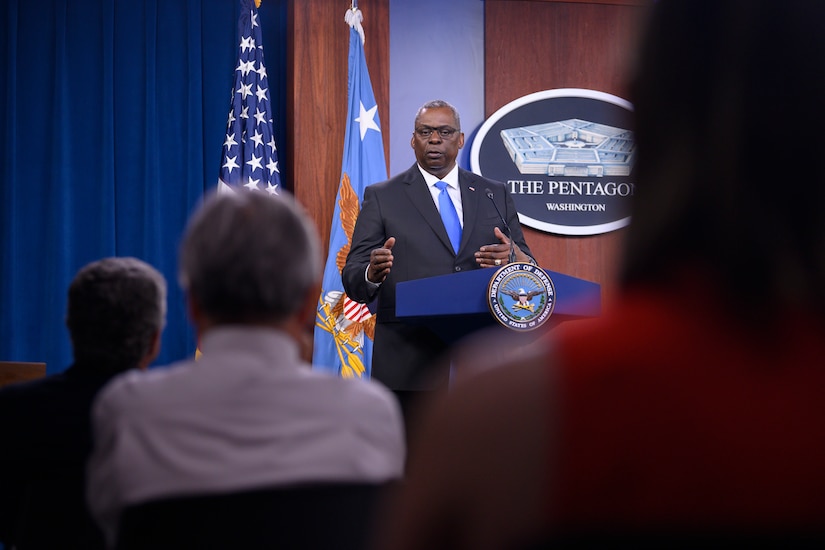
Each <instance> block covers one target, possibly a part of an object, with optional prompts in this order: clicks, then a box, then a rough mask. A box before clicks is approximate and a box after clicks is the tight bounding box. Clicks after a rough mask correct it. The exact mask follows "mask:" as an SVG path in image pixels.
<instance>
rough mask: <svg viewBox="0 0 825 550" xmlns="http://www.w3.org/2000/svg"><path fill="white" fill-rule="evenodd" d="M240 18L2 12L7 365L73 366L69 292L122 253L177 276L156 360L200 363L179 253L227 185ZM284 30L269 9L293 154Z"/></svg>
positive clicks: (2, 296)
mask: <svg viewBox="0 0 825 550" xmlns="http://www.w3.org/2000/svg"><path fill="white" fill-rule="evenodd" d="M238 16H239V2H238V1H237V0H134V1H132V0H35V1H31V0H3V1H2V2H0V63H2V65H0V74H2V78H0V150H2V158H3V162H2V166H0V360H15V361H45V362H46V363H47V368H48V371H49V373H55V372H59V371H62V370H64V369H65V368H66V367H67V366H68V365H69V363H70V361H71V347H70V342H69V338H68V334H67V332H66V329H65V326H64V322H63V319H64V314H65V307H66V289H67V287H68V285H69V282H70V281H71V278H72V277H73V275H74V274H75V272H76V271H77V270H78V269H79V268H80V267H81V266H83V265H84V264H86V263H88V262H90V261H92V260H95V259H98V258H101V257H104V256H112V255H118V256H136V257H138V258H141V259H143V260H145V261H147V262H149V263H151V264H152V265H154V266H156V267H157V268H158V269H159V270H160V271H161V272H163V273H164V275H166V277H167V280H168V282H169V313H168V320H167V327H166V331H165V333H164V336H163V348H162V351H161V356H160V357H159V359H158V361H157V362H156V363H157V364H164V363H168V362H170V361H173V360H177V359H180V358H182V357H185V356H188V355H190V354H192V353H193V352H194V349H195V337H194V335H193V332H192V330H191V328H190V327H189V324H188V322H187V320H186V315H185V305H184V300H183V296H182V293H181V292H180V290H179V288H178V286H177V278H176V268H177V247H178V243H179V240H180V235H181V232H182V230H183V228H184V225H185V222H186V219H187V217H188V215H189V213H190V211H191V209H192V208H193V207H194V206H195V205H196V204H197V202H198V201H199V200H200V199H201V197H202V196H203V193H204V191H208V190H211V189H213V188H214V187H215V186H216V183H217V178H218V168H219V158H220V153H221V147H222V144H223V141H224V129H225V127H226V118H227V114H228V112H229V98H230V94H231V87H232V80H233V72H234V69H235V65H236V61H237V59H236V55H237V45H238V36H237V32H238V31H237V27H238ZM286 19H287V17H286V1H285V0H263V4H262V6H261V8H260V23H261V26H262V29H263V33H264V52H265V55H266V60H267V72H268V75H269V79H270V92H271V93H272V101H273V105H274V107H275V110H274V116H275V127H276V141H277V143H278V146H279V148H280V149H281V150H283V147H284V145H285V142H284V129H283V121H284V112H285V95H286V94H285V90H286V85H285V71H286ZM284 164H285V162H283V159H282V166H283V165H284ZM283 175H284V182H285V184H286V186H287V187H288V188H289V187H291V186H290V184H289V182H290V180H289V176H290V175H289V174H283Z"/></svg>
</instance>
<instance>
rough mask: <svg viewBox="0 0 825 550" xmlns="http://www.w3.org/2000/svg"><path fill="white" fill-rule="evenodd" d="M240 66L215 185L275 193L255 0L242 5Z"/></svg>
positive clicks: (269, 108) (274, 162) (276, 176)
mask: <svg viewBox="0 0 825 550" xmlns="http://www.w3.org/2000/svg"><path fill="white" fill-rule="evenodd" d="M238 35H239V37H240V44H239V45H238V66H237V67H236V68H235V83H234V85H233V87H232V98H231V101H230V109H229V119H228V120H227V122H226V139H225V141H224V142H223V151H222V154H221V170H220V177H219V182H218V186H219V187H221V188H222V189H221V191H224V190H225V187H229V188H232V189H234V188H241V187H246V188H247V189H249V190H253V191H254V190H256V189H257V190H263V191H267V192H268V193H270V194H277V193H278V189H279V188H280V186H281V174H280V172H279V169H278V151H277V148H276V147H275V133H274V131H273V125H272V104H271V96H270V93H269V84H268V81H267V76H266V66H265V65H264V46H263V40H262V39H261V26H260V25H259V24H258V8H256V7H255V2H254V0H241V15H240V18H239V19H238Z"/></svg>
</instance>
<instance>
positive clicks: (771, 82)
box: [381, 0, 825, 550]
mask: <svg viewBox="0 0 825 550" xmlns="http://www.w3.org/2000/svg"><path fill="white" fill-rule="evenodd" d="M823 20H825V5H823V4H821V3H819V2H810V1H809V0H787V1H786V2H783V3H782V4H781V5H779V4H777V3H776V2H773V1H772V0H658V1H657V2H656V3H655V4H653V5H652V7H651V14H650V18H649V20H648V24H647V25H646V27H645V28H646V31H645V34H644V37H643V40H642V42H641V49H640V51H639V57H638V64H637V70H636V74H635V77H634V79H633V81H632V82H633V84H632V87H631V89H632V99H633V103H634V108H635V119H636V120H635V128H634V131H635V137H636V140H637V141H636V143H637V150H638V160H637V164H636V167H635V173H634V175H635V179H636V183H637V187H636V195H635V197H634V205H633V211H632V223H631V225H630V228H629V230H628V233H627V235H626V240H625V244H624V251H623V255H622V266H621V271H620V285H619V286H620V291H619V292H618V293H617V296H616V297H615V299H614V300H611V302H610V303H609V304H606V307H605V313H604V314H603V315H602V316H601V317H599V318H597V319H594V320H592V321H579V322H575V323H569V324H567V325H562V326H560V327H558V328H557V329H554V330H552V331H550V332H549V333H547V334H546V335H544V336H543V337H541V338H539V339H538V340H537V341H534V343H533V344H532V345H529V346H518V345H515V343H514V342H513V341H501V340H497V341H493V339H491V338H489V337H486V336H485V338H479V339H477V340H475V341H473V342H471V344H468V345H467V346H466V347H465V348H464V349H463V350H462V352H461V353H462V354H463V355H462V356H461V357H460V359H458V360H457V366H456V368H457V369H466V368H467V367H472V368H473V369H474V370H476V371H481V372H478V373H476V374H475V375H473V376H469V377H465V379H464V380H463V381H462V382H461V383H460V384H457V385H456V387H455V388H454V390H453V391H451V392H450V393H449V394H447V395H446V396H443V397H442V398H441V399H439V400H438V401H437V402H436V403H435V404H432V405H431V406H430V408H429V412H428V413H427V415H426V418H424V419H423V424H422V427H421V430H420V432H419V433H418V434H417V435H413V447H412V452H411V456H412V457H413V460H412V462H411V464H410V465H409V475H408V479H407V480H406V482H405V484H404V486H403V488H402V491H401V493H400V496H399V498H398V500H397V502H396V503H395V504H394V506H393V508H392V511H391V512H390V515H389V518H388V521H387V522H386V525H387V528H386V532H385V533H383V536H382V538H381V540H382V542H383V543H384V544H385V546H384V547H386V548H393V549H405V548H452V549H456V548H472V549H474V550H478V549H484V548H513V547H516V548H518V547H528V546H529V545H530V544H535V543H537V542H552V541H554V542H578V543H582V542H584V543H594V542H601V543H607V542H614V543H615V542H632V541H635V542H642V541H647V542H650V541H656V542H659V543H661V546H663V547H670V546H673V545H674V544H677V545H684V544H686V543H690V542H697V543H698V542H699V541H703V542H705V541H714V542H719V541H723V542H724V541H729V542H730V541H740V542H741V541H742V540H750V541H752V542H758V543H765V542H775V543H777V544H787V543H788V542H789V541H795V540H797V539H796V537H807V536H812V537H814V536H815V537H818V538H821V535H822V531H823V527H825V466H823V465H825V433H823V427H825V216H823V214H822V207H823V205H825V170H823V169H822V168H821V167H820V166H819V164H820V163H821V162H822V158H823V152H825V101H823V97H825V33H823V32H822V21H823ZM513 338H515V337H513ZM508 349H513V350H515V351H513V352H512V353H509V354H508V353H507V352H505V351H504V350H508Z"/></svg>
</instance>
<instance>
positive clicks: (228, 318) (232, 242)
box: [179, 191, 322, 323]
mask: <svg viewBox="0 0 825 550" xmlns="http://www.w3.org/2000/svg"><path fill="white" fill-rule="evenodd" d="M320 250H321V247H320V243H319V241H318V235H317V232H316V230H315V225H314V224H313V223H312V221H311V220H310V219H309V218H308V217H307V216H306V214H305V213H304V211H303V209H302V208H301V207H300V206H299V205H298V204H297V203H296V202H295V201H294V199H293V198H292V197H289V198H287V197H284V196H271V195H267V194H264V193H258V192H254V191H253V192H248V191H239V192H232V193H221V194H217V193H213V194H212V195H211V196H209V197H207V198H206V200H205V201H204V203H203V204H202V205H201V207H200V208H198V210H197V211H196V212H195V213H194V214H193V215H192V218H191V219H190V221H189V225H188V227H187V229H186V233H185V235H184V238H183V243H182V244H181V249H180V268H179V279H180V285H181V287H182V288H183V290H184V291H187V292H188V293H189V294H190V295H191V296H192V297H193V298H194V299H195V300H196V301H197V303H198V305H199V306H200V308H201V310H202V311H203V312H204V313H205V314H206V315H208V316H209V317H211V318H212V319H214V320H215V321H216V322H219V323H249V322H258V321H280V320H283V319H285V318H286V317H288V316H289V315H291V314H292V313H294V312H295V311H297V310H298V309H299V308H300V307H301V305H302V303H303V301H304V299H305V298H306V295H307V292H308V291H309V290H310V289H312V288H314V287H315V286H316V285H317V282H318V281H319V279H320V276H321V273H322V267H321V253H320Z"/></svg>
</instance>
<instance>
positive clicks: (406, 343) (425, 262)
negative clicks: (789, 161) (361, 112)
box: [342, 164, 532, 390]
mask: <svg viewBox="0 0 825 550" xmlns="http://www.w3.org/2000/svg"><path fill="white" fill-rule="evenodd" d="M458 183H459V187H460V188H461V202H462V205H463V210H464V230H463V233H462V236H461V246H460V248H459V250H458V254H456V253H455V252H454V251H453V248H452V245H451V244H450V240H449V238H448V237H447V231H446V229H444V224H443V222H442V221H441V216H440V214H439V213H438V209H437V208H436V206H435V203H434V202H433V198H432V195H431V194H430V190H429V189H428V188H427V184H426V182H425V181H424V177H423V176H422V175H421V172H420V171H419V169H418V166H417V165H416V164H414V165H413V166H412V167H411V168H410V169H409V170H407V171H406V172H402V173H401V174H398V175H397V176H395V177H392V178H390V179H389V180H387V181H384V182H381V183H376V184H373V185H369V186H367V187H366V189H365V190H364V202H363V204H362V205H361V212H360V214H359V215H358V221H357V222H356V224H355V229H354V231H353V234H352V245H351V248H350V252H349V255H348V256H347V261H346V265H345V266H344V269H343V272H342V278H343V284H344V289H345V290H346V293H347V294H348V295H349V297H350V298H352V299H353V300H356V301H359V302H362V303H369V302H371V301H372V300H374V299H375V298H376V297H377V298H378V305H377V307H378V309H377V324H376V329H375V342H374V345H373V354H372V377H373V378H375V379H377V380H379V381H380V382H382V383H384V384H385V385H386V386H388V387H389V388H391V389H394V390H417V389H431V388H433V387H435V386H438V385H440V384H443V383H446V378H445V377H446V373H444V372H441V373H434V372H428V367H429V366H431V365H433V364H434V359H436V358H437V357H438V356H439V355H440V354H441V353H442V352H443V351H444V350H445V349H446V347H447V346H446V344H445V343H444V342H443V341H442V340H441V339H440V338H439V337H438V335H436V334H434V333H433V332H432V331H430V330H429V329H427V328H425V327H422V326H418V325H412V324H405V323H402V322H400V321H398V320H397V318H396V316H395V285H396V284H397V283H399V282H402V281H408V280H412V279H421V278H424V277H433V276H436V275H445V274H448V273H457V272H460V271H466V270H468V269H479V267H478V265H477V264H476V261H475V257H474V254H475V252H476V251H478V249H479V248H480V247H481V246H483V245H486V244H496V243H498V242H499V241H498V240H497V239H496V237H495V234H494V233H493V228H495V227H498V228H499V229H501V230H502V231H503V232H504V233H505V234H506V230H505V229H504V228H503V227H502V225H503V224H502V223H501V219H500V218H499V215H498V213H497V212H496V209H495V207H494V206H493V205H492V204H491V202H490V199H489V198H488V197H487V195H486V190H487V189H489V190H490V191H492V193H493V198H494V200H495V202H496V205H497V206H498V208H499V210H500V211H501V213H502V215H503V216H504V217H505V219H506V220H507V224H508V225H509V226H510V229H511V230H512V233H513V239H514V241H515V243H516V244H517V245H518V246H519V248H520V249H521V250H522V251H523V252H524V253H525V254H528V255H530V256H532V254H531V253H530V249H529V248H528V247H527V244H526V243H525V242H524V235H523V233H522V231H521V226H520V225H519V222H518V214H517V212H516V208H515V205H514V203H513V200H512V197H510V194H509V193H508V192H507V188H506V187H505V186H504V184H502V183H500V182H496V181H493V180H489V179H486V178H483V177H481V176H479V175H477V174H473V173H472V172H468V171H467V170H463V169H459V174H458ZM389 237H395V238H396V242H395V246H394V247H393V249H392V253H393V256H394V261H393V267H392V271H391V272H390V274H389V276H388V277H387V279H386V280H385V281H384V282H383V283H382V284H381V286H380V287H379V288H378V289H375V288H373V287H372V286H371V285H369V284H368V283H367V281H366V279H365V276H364V273H365V271H366V269H367V265H368V264H369V259H370V252H371V251H372V250H373V249H375V248H380V247H381V246H383V245H384V242H385V241H386V240H387V239H388V238H389ZM490 275H491V276H492V273H491V274H490Z"/></svg>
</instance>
